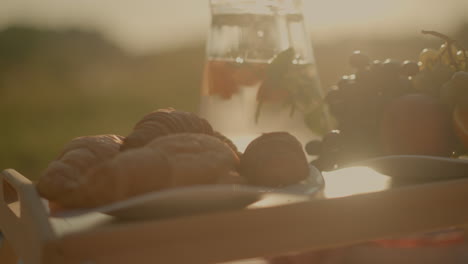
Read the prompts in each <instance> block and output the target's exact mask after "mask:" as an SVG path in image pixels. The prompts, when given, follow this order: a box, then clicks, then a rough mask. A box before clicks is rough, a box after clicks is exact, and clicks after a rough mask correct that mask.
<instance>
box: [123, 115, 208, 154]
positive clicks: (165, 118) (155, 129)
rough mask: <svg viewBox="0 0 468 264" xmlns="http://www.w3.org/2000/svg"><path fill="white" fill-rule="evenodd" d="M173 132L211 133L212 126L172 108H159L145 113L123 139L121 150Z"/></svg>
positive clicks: (135, 146)
mask: <svg viewBox="0 0 468 264" xmlns="http://www.w3.org/2000/svg"><path fill="white" fill-rule="evenodd" d="M175 133H203V134H208V135H211V134H213V128H212V127H211V125H210V124H209V123H208V122H207V121H206V120H205V119H203V118H200V117H198V116H197V115H195V114H193V113H190V112H184V111H179V110H175V109H173V108H167V109H159V110H157V111H154V112H151V113H149V114H147V115H145V116H144V117H143V118H142V119H141V120H140V121H139V122H138V123H137V124H136V125H135V127H134V128H133V131H132V133H130V135H128V136H127V137H126V138H125V139H124V143H123V145H122V147H121V150H127V149H131V148H138V147H142V146H144V145H146V144H148V143H149V142H150V141H151V140H153V139H155V138H158V137H161V136H167V135H170V134H175Z"/></svg>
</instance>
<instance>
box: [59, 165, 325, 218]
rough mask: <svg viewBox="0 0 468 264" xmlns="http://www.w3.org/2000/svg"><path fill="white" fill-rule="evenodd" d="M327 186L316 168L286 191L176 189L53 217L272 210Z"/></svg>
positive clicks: (222, 187) (237, 187)
mask: <svg viewBox="0 0 468 264" xmlns="http://www.w3.org/2000/svg"><path fill="white" fill-rule="evenodd" d="M323 185H324V181H323V178H322V175H321V173H320V172H319V171H318V170H317V169H316V168H315V167H313V166H311V167H310V174H309V177H308V178H307V179H305V180H304V181H302V182H300V183H298V184H295V185H290V186H287V187H284V188H277V189H275V188H267V187H256V186H247V185H228V184H212V185H197V186H190V187H183V188H174V189H168V190H164V191H157V192H152V193H148V194H144V195H140V196H136V197H133V198H130V199H127V200H125V201H120V202H116V203H113V204H109V205H105V206H101V207H97V208H92V209H83V210H70V211H62V212H59V213H56V214H53V215H52V216H53V217H74V216H79V215H83V214H87V213H94V212H99V213H105V214H109V215H112V216H115V217H118V218H122V219H147V218H153V219H154V218H168V217H178V216H186V215H193V214H200V213H206V212H216V211H225V210H235V209H243V208H246V207H247V206H249V205H251V206H252V207H255V208H259V207H269V206H275V205H280V204H286V203H292V202H298V201H303V200H307V199H310V198H311V197H312V196H313V194H314V193H316V192H317V191H319V190H320V189H321V188H322V187H323Z"/></svg>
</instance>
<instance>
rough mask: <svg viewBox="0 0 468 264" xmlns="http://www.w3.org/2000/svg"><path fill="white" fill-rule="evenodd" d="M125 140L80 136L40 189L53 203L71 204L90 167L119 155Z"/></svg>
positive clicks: (67, 147) (52, 165)
mask: <svg viewBox="0 0 468 264" xmlns="http://www.w3.org/2000/svg"><path fill="white" fill-rule="evenodd" d="M122 139H123V137H121V136H117V135H96V136H84V137H78V138H75V139H73V140H72V141H70V142H69V143H68V144H66V145H65V147H64V149H63V150H62V152H61V153H60V155H59V156H58V157H57V158H56V160H54V161H52V162H51V163H50V164H49V166H48V167H47V169H46V170H45V172H44V173H43V174H42V175H41V177H40V178H39V181H38V183H37V189H38V192H39V194H40V195H41V196H43V197H44V198H46V199H48V200H49V201H52V202H53V201H56V200H57V201H61V202H60V203H61V204H65V205H66V204H68V203H69V201H68V195H69V193H70V192H71V191H73V190H75V189H76V188H78V186H79V185H80V184H81V176H82V175H83V174H85V173H86V171H88V170H89V169H90V168H93V167H95V166H97V165H98V164H100V163H102V162H104V161H106V160H108V159H111V158H112V157H114V156H115V155H116V154H117V153H119V148H120V145H121V144H122Z"/></svg>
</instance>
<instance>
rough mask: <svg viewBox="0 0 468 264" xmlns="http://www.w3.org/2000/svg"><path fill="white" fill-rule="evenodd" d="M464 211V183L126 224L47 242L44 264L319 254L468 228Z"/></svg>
mask: <svg viewBox="0 0 468 264" xmlns="http://www.w3.org/2000/svg"><path fill="white" fill-rule="evenodd" d="M467 205H468V180H465V179H464V180H456V181H450V182H439V183H431V184H424V185H419V186H412V187H404V188H399V189H391V190H387V191H382V192H375V193H367V194H361V195H354V196H348V197H341V198H334V199H323V200H313V201H308V202H301V203H297V204H291V205H286V206H281V207H273V208H265V209H258V210H244V211H233V212H225V213H216V214H209V215H201V216H193V217H185V218H179V219H172V220H165V221H153V222H151V221H148V222H144V223H141V222H138V223H128V224H123V225H122V224H121V225H116V226H109V227H104V228H102V229H98V230H93V231H92V232H80V233H76V234H71V235H68V236H65V237H63V238H61V239H59V240H57V241H53V242H51V243H49V244H48V246H47V248H46V252H45V261H44V263H63V261H64V260H66V261H67V262H66V263H82V262H84V261H94V262H93V263H113V264H115V263H215V262H221V261H229V260H235V259H242V258H250V257H258V256H267V255H276V254H280V253H284V252H288V251H298V250H310V249H323V248H329V247H336V246H341V245H346V244H352V243H357V242H361V241H368V240H372V239H378V238H384V237H388V236H395V235H405V234H410V233H415V232H424V231H429V230H433V229H439V228H444V227H449V226H458V225H463V224H465V223H468V210H467ZM59 252H60V254H58V253H59ZM58 255H59V256H60V257H59V258H58V257H57V256H58ZM61 261H62V262H61Z"/></svg>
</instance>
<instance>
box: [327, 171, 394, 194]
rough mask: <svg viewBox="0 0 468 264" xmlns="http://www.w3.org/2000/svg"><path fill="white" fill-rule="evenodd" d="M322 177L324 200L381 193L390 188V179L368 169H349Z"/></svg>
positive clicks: (328, 173) (332, 172)
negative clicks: (323, 179) (359, 194)
mask: <svg viewBox="0 0 468 264" xmlns="http://www.w3.org/2000/svg"><path fill="white" fill-rule="evenodd" d="M323 176H324V178H325V184H326V187H325V190H324V196H325V197H326V198H337V197H343V196H349V195H354V194H358V193H369V192H377V191H382V190H385V189H387V188H388V187H389V186H390V179H391V178H390V177H388V176H386V175H383V174H381V173H378V172H377V171H375V170H373V169H371V168H369V167H350V168H344V169H339V170H336V171H331V172H323Z"/></svg>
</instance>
